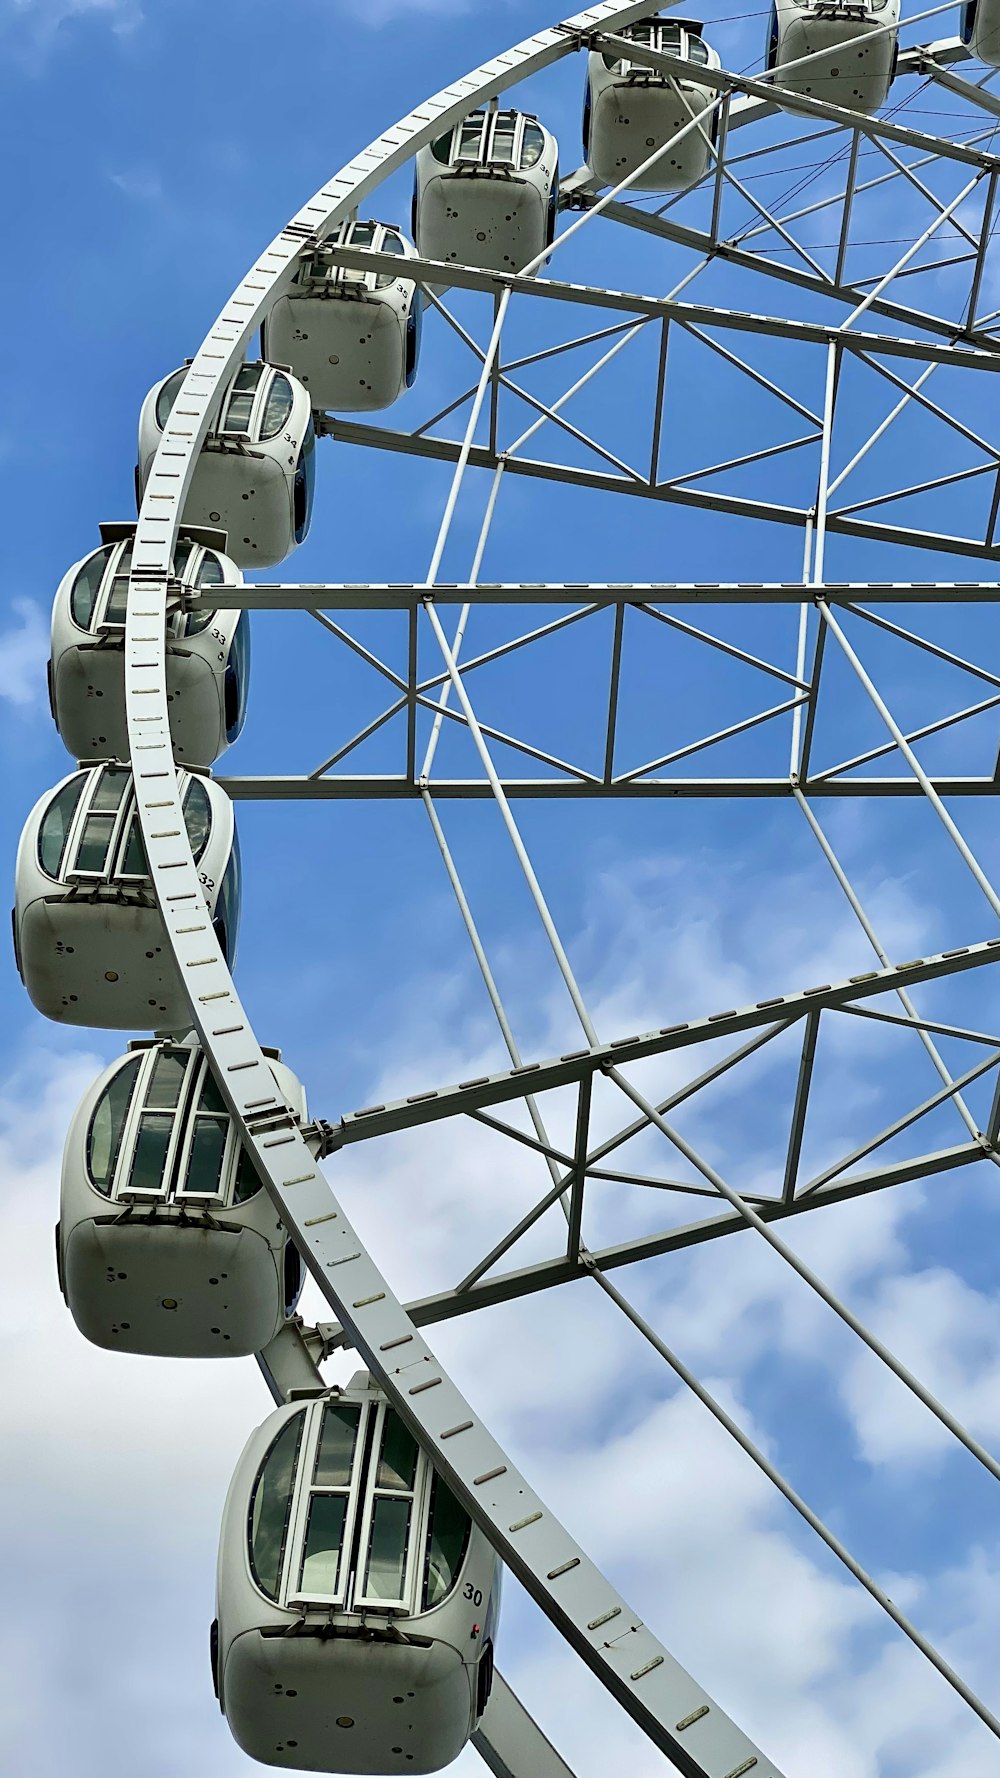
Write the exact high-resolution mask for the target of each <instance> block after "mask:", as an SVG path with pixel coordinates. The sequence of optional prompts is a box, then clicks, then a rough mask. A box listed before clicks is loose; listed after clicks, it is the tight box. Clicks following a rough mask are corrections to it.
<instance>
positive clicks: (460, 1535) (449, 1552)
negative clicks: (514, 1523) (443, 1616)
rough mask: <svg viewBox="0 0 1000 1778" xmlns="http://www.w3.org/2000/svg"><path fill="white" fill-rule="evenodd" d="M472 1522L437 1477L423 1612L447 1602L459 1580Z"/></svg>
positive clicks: (432, 1497)
mask: <svg viewBox="0 0 1000 1778" xmlns="http://www.w3.org/2000/svg"><path fill="white" fill-rule="evenodd" d="M470 1530H471V1520H470V1518H469V1515H468V1513H467V1512H466V1511H465V1508H464V1507H463V1506H460V1505H459V1503H458V1501H457V1500H456V1499H455V1496H454V1494H453V1493H452V1491H451V1489H450V1488H449V1487H448V1484H447V1483H446V1482H445V1481H444V1480H443V1479H442V1478H441V1476H439V1475H437V1474H435V1476H434V1480H433V1482H432V1483H431V1506H430V1513H429V1516H428V1525H427V1555H426V1558H425V1561H424V1588H423V1599H422V1604H423V1609H424V1610H425V1611H430V1610H431V1608H432V1607H433V1606H435V1605H440V1603H441V1601H442V1599H446V1598H447V1596H448V1594H449V1593H450V1592H451V1590H452V1587H453V1586H454V1585H455V1582H456V1581H457V1579H458V1576H459V1572H460V1570H461V1567H462V1563H463V1562H464V1560H465V1552H466V1549H467V1548H468V1544H469V1532H470Z"/></svg>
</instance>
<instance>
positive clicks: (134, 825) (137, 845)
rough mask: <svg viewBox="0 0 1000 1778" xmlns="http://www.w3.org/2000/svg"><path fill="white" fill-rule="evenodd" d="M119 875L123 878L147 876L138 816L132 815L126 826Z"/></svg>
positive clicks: (147, 865)
mask: <svg viewBox="0 0 1000 1778" xmlns="http://www.w3.org/2000/svg"><path fill="white" fill-rule="evenodd" d="M119 875H120V876H123V877H148V876H149V861H148V859H147V858H146V847H145V845H144V843H143V838H142V828H141V827H140V826H139V817H138V815H133V816H132V819H131V821H130V822H129V824H128V835H127V837H126V840H125V849H124V852H123V854H122V862H121V868H120V871H119Z"/></svg>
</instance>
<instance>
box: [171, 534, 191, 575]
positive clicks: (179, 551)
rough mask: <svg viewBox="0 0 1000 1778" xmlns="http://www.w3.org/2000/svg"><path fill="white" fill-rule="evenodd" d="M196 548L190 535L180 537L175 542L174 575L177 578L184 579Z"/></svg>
mask: <svg viewBox="0 0 1000 1778" xmlns="http://www.w3.org/2000/svg"><path fill="white" fill-rule="evenodd" d="M194 548H195V546H194V544H193V543H192V542H191V539H190V537H178V539H177V542H176V543H175V544H174V575H175V577H176V579H177V580H183V578H184V574H185V571H186V569H187V565H188V563H189V562H190V560H191V557H192V555H193V554H194Z"/></svg>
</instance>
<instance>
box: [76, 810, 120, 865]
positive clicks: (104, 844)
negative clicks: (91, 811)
mask: <svg viewBox="0 0 1000 1778" xmlns="http://www.w3.org/2000/svg"><path fill="white" fill-rule="evenodd" d="M116 821H117V816H115V815H88V816H87V819H86V820H85V822H84V824H83V832H82V833H81V835H80V838H79V840H78V842H77V848H76V858H75V860H74V863H73V870H74V872H76V871H86V872H88V873H90V874H92V875H99V874H100V873H101V872H102V871H103V870H104V868H105V865H106V864H107V859H108V847H109V846H110V844H111V836H112V835H113V833H114V831H115V823H116Z"/></svg>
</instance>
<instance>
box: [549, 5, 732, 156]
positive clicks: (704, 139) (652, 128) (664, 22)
mask: <svg viewBox="0 0 1000 1778" xmlns="http://www.w3.org/2000/svg"><path fill="white" fill-rule="evenodd" d="M701 33H702V27H701V25H698V24H692V23H690V22H688V21H687V20H683V21H682V20H679V19H661V18H650V19H643V20H642V21H641V22H640V23H639V24H635V25H626V26H623V28H622V30H621V31H620V32H619V35H620V36H622V37H627V38H628V39H629V41H630V42H632V43H635V44H637V45H642V47H643V48H645V49H651V50H655V51H657V53H659V54H661V55H669V56H676V57H677V58H678V60H680V61H683V62H686V63H687V64H688V70H689V71H688V72H685V73H684V74H666V73H660V72H658V71H657V70H655V69H650V68H646V67H643V66H642V64H641V63H639V62H630V61H628V60H627V59H625V58H620V57H618V56H615V55H608V54H602V53H600V52H599V51H596V50H591V52H590V55H589V56H588V58H587V92H586V98H585V101H584V111H583V152H584V155H585V156H586V160H587V166H588V167H589V169H590V171H591V173H592V174H593V176H594V178H595V179H596V180H598V181H599V182H600V184H602V185H611V186H614V185H620V184H621V182H622V180H623V179H626V178H628V176H629V174H631V173H633V172H635V170H636V168H637V167H640V166H642V164H643V162H644V161H647V160H648V159H649V157H650V155H651V154H654V153H655V152H656V150H657V149H658V148H660V147H662V145H663V144H664V143H665V142H667V141H669V140H670V138H671V137H672V136H676V135H677V133H678V132H679V131H681V130H683V129H684V127H685V125H687V124H690V122H691V119H692V118H693V117H697V116H700V114H701V113H702V112H705V111H708V110H709V108H710V107H711V105H712V103H713V101H714V99H715V98H716V96H717V95H716V93H715V90H714V88H712V87H711V86H708V85H706V84H705V82H704V81H702V80H699V79H698V70H699V68H718V67H719V66H720V63H719V58H718V56H717V55H716V52H715V50H714V49H713V48H712V47H711V45H710V44H708V43H706V42H705V39H704V38H703V36H702V34H701ZM715 118H716V113H715V112H712V114H711V116H710V117H709V118H708V119H707V120H706V122H705V124H704V125H703V126H702V127H701V128H695V129H689V130H688V131H687V134H686V135H684V136H682V138H681V140H680V141H679V142H678V143H677V144H676V146H674V147H672V148H670V149H668V150H667V152H666V153H665V154H662V155H661V156H660V158H659V160H658V161H656V162H655V163H654V165H653V166H651V167H650V168H649V170H648V172H646V173H643V174H641V175H640V177H639V178H638V179H634V180H632V183H631V187H630V189H631V190H633V191H687V190H688V188H689V187H690V186H692V185H696V184H697V183H698V180H699V179H702V178H704V176H705V174H706V172H707V171H708V164H709V159H710V155H711V144H712V143H713V142H714V140H715V135H716V130H715Z"/></svg>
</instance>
